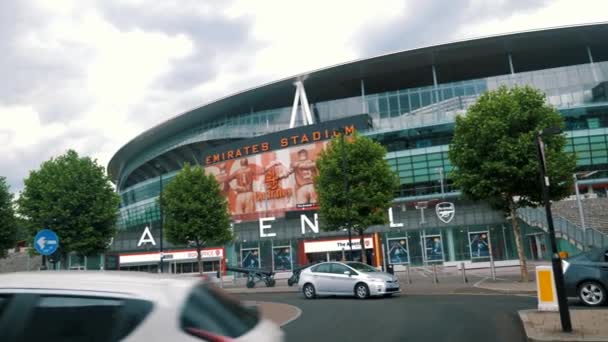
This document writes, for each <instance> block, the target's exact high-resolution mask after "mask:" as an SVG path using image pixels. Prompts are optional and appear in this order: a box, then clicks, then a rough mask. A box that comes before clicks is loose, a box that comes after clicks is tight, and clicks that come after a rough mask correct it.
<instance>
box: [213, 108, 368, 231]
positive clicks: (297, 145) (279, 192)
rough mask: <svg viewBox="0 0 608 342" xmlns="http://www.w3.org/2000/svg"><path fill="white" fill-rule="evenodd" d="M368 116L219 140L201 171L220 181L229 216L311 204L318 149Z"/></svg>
mask: <svg viewBox="0 0 608 342" xmlns="http://www.w3.org/2000/svg"><path fill="white" fill-rule="evenodd" d="M368 118H369V117H368V116H367V115H365V116H357V117H354V118H348V121H346V120H345V119H341V120H335V121H332V122H327V123H324V124H321V125H312V126H306V127H300V128H297V129H290V130H287V131H283V132H279V133H273V134H269V135H266V136H262V137H256V138H253V139H247V140H246V141H240V142H237V143H235V144H231V145H229V146H222V149H221V150H218V149H216V150H211V151H207V153H206V156H205V159H204V160H206V161H207V162H206V164H207V166H205V171H206V172H209V173H211V174H213V175H215V177H216V179H217V180H218V182H219V183H220V187H221V190H222V193H223V194H224V196H226V198H227V199H228V206H229V209H230V214H231V215H232V217H233V219H235V220H240V221H249V220H257V219H258V218H259V217H271V216H273V217H281V216H283V215H284V213H285V212H286V211H295V210H310V209H315V208H316V207H317V193H316V191H315V189H314V184H313V181H314V178H315V177H316V176H317V174H318V169H317V166H316V160H317V158H318V156H319V154H320V153H321V151H323V149H324V148H325V146H326V145H327V144H328V143H329V139H331V138H332V137H333V136H336V135H338V134H339V132H344V131H346V132H347V134H350V133H353V132H354V131H355V130H357V129H364V128H367V125H368V123H367V122H368V121H366V119H368ZM326 132H327V133H326ZM285 139H287V140H288V141H286V140H285ZM254 146H257V148H256V150H255V152H254V149H253V147H254ZM262 149H263V150H262ZM245 150H247V151H248V152H247V153H245V152H244V151H245ZM244 154H245V155H244ZM237 155H238V157H236V156H237Z"/></svg>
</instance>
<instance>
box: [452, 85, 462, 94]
mask: <svg viewBox="0 0 608 342" xmlns="http://www.w3.org/2000/svg"><path fill="white" fill-rule="evenodd" d="M454 95H455V96H464V88H463V87H461V86H459V87H454Z"/></svg>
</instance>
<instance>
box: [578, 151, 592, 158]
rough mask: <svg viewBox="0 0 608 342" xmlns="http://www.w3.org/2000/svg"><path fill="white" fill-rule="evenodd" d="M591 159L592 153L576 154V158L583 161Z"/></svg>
mask: <svg viewBox="0 0 608 342" xmlns="http://www.w3.org/2000/svg"><path fill="white" fill-rule="evenodd" d="M589 157H591V152H586V151H582V152H576V158H579V159H582V158H589Z"/></svg>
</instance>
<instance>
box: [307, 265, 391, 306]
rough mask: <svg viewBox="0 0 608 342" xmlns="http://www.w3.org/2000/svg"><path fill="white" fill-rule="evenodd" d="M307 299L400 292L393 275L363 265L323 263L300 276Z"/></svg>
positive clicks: (381, 294)
mask: <svg viewBox="0 0 608 342" xmlns="http://www.w3.org/2000/svg"><path fill="white" fill-rule="evenodd" d="M298 285H299V286H300V289H301V290H302V292H303V293H304V297H306V298H307V299H312V298H315V297H316V296H321V295H335V296H355V297H357V298H361V299H363V298H367V297H369V296H386V297H388V296H391V295H392V294H394V293H396V292H399V280H398V279H397V277H395V276H393V275H392V274H389V273H385V272H381V271H378V270H377V269H376V268H374V267H372V266H369V265H366V264H363V263H360V262H324V263H320V264H318V265H315V266H311V267H308V268H307V269H305V270H303V271H302V273H300V280H299V282H298Z"/></svg>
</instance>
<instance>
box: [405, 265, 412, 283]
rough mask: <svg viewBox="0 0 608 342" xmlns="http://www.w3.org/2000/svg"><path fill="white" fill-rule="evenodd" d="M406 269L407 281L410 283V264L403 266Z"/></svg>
mask: <svg viewBox="0 0 608 342" xmlns="http://www.w3.org/2000/svg"><path fill="white" fill-rule="evenodd" d="M405 268H406V270H407V283H408V284H411V283H412V278H411V277H410V265H407V266H405Z"/></svg>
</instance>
